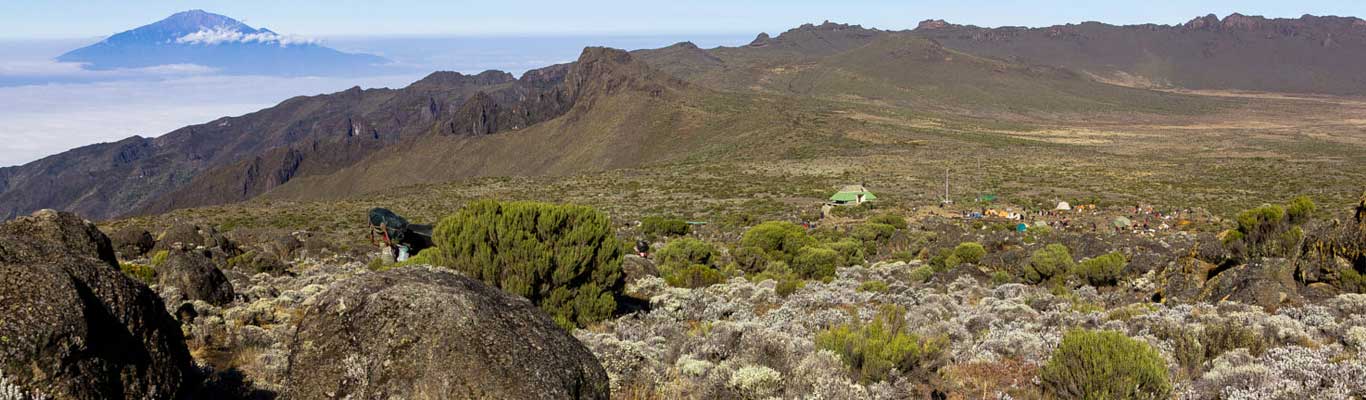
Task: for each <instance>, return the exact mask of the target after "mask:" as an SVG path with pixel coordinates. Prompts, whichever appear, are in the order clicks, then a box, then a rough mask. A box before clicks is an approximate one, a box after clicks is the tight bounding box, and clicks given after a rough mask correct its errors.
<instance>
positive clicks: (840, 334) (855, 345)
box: [816, 305, 948, 383]
mask: <svg viewBox="0 0 1366 400" xmlns="http://www.w3.org/2000/svg"><path fill="white" fill-rule="evenodd" d="M906 328H907V327H906V309H905V308H903V307H901V306H896V305H885V306H883V307H882V309H881V310H879V312H878V314H877V315H876V316H875V317H874V318H873V321H872V322H870V323H868V324H856V323H851V324H843V325H840V326H837V327H833V328H830V329H826V330H824V331H821V332H820V333H819V334H817V335H816V347H818V348H821V349H825V350H830V351H832V352H834V353H835V354H838V355H839V356H840V359H842V360H844V363H845V364H846V365H848V366H849V367H850V368H853V369H854V371H855V372H856V374H857V376H858V378H859V380H860V381H862V382H865V383H866V382H876V381H881V380H883V379H886V378H887V375H888V374H889V373H890V372H891V371H892V370H899V371H901V372H903V373H906V374H912V375H915V374H920V375H928V374H932V373H934V372H935V371H937V370H938V369H939V367H941V366H943V364H944V362H945V354H946V350H947V348H948V338H946V337H922V336H920V335H916V334H911V333H907V332H906Z"/></svg>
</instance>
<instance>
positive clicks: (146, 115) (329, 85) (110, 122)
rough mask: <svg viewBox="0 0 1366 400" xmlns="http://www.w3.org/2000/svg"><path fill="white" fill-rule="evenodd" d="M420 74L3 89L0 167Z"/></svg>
mask: <svg viewBox="0 0 1366 400" xmlns="http://www.w3.org/2000/svg"><path fill="white" fill-rule="evenodd" d="M420 78H421V76H387V77H368V78H281V77H262V76H221V75H212V76H190V77H184V78H173V79H162V80H124V81H109V82H95V83H68V84H45V85H28V86H14V87H0V121H5V123H4V124H0V143H4V145H3V146H0V166H9V165H18V164H23V163H27V162H29V161H33V160H37V159H39V158H42V157H45V156H48V155H52V154H56V153H60V152H63V151H66V150H69V149H72V148H75V147H80V146H84V145H88V144H93V143H101V142H112V141H117V140H120V139H124V138H127V137H129V136H133V135H139V136H144V137H151V136H159V135H162V134H165V133H167V132H170V131H172V130H175V129H176V128H180V127H183V126H186V125H193V124H199V123H204V122H208V121H212V120H214V119H217V118H219V117H224V116H233V115H242V114H246V113H249V112H252V111H256V110H259V109H262V108H266V107H270V106H273V105H275V104H278V103H279V102H280V101H283V100H285V99H287V98H290V97H293V96H297V95H314V94H322V93H332V92H336V91H341V90H345V89H347V88H349V87H351V86H356V85H359V86H361V87H367V88H368V87H395V88H396V87H402V86H405V85H407V84H408V83H411V82H413V81H416V80H417V79H420Z"/></svg>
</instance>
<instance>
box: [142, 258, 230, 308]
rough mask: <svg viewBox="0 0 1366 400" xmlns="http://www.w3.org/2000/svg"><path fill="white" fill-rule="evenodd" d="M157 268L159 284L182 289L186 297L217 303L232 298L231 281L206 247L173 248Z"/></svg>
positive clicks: (227, 301)
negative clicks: (215, 262) (202, 248)
mask: <svg viewBox="0 0 1366 400" xmlns="http://www.w3.org/2000/svg"><path fill="white" fill-rule="evenodd" d="M156 269H157V277H158V278H159V279H158V284H160V285H161V286H168V287H175V288H176V289H179V290H180V292H181V293H182V294H184V295H185V298H186V299H189V300H203V301H205V302H207V303H209V304H213V305H216V306H221V305H224V304H227V303H229V302H232V298H233V290H232V283H230V282H228V278H227V277H225V276H223V271H220V270H219V269H218V266H216V265H214V262H213V259H212V258H210V257H209V255H208V254H205V251H204V250H193V249H171V250H170V253H169V254H168V255H167V257H166V261H165V262H163V263H162V264H161V265H160V266H157V268H156Z"/></svg>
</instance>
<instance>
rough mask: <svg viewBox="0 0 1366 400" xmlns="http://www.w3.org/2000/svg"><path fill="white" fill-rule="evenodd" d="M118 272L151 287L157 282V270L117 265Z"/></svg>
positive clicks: (131, 265)
mask: <svg viewBox="0 0 1366 400" xmlns="http://www.w3.org/2000/svg"><path fill="white" fill-rule="evenodd" d="M119 270H120V271H123V273H124V274H125V275H128V276H129V277H132V278H133V279H137V280H139V281H142V283H145V284H148V285H151V284H154V283H156V281H157V270H156V269H154V268H152V267H149V266H146V265H142V264H132V263H119Z"/></svg>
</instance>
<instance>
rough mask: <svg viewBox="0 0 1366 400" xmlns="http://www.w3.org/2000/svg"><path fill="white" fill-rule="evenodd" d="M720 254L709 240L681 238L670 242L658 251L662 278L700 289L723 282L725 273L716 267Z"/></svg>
mask: <svg viewBox="0 0 1366 400" xmlns="http://www.w3.org/2000/svg"><path fill="white" fill-rule="evenodd" d="M717 258H718V255H717V251H716V248H715V247H712V245H711V244H710V243H707V242H704V241H701V240H697V239H693V238H682V239H678V240H674V241H671V242H669V244H667V245H664V248H662V249H660V250H659V252H657V253H655V259H656V260H658V263H659V274H660V277H662V278H664V280H665V281H667V282H669V285H672V286H677V287H687V288H698V287H705V286H710V285H713V284H716V283H720V282H721V281H722V280H724V276H723V274H721V272H720V271H718V270H717V269H716V261H717Z"/></svg>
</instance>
